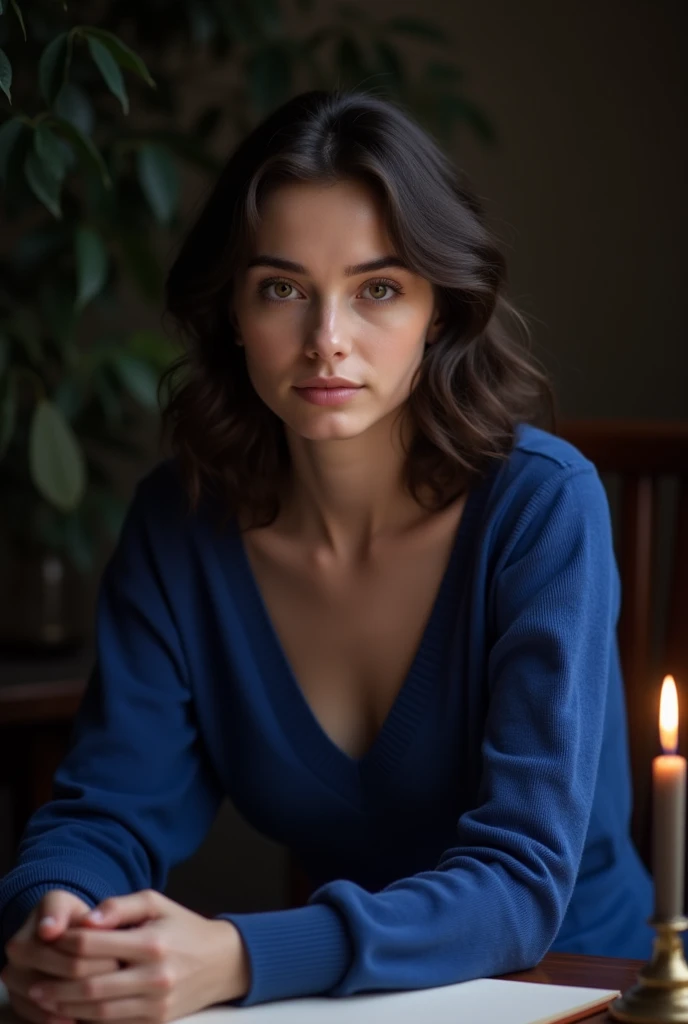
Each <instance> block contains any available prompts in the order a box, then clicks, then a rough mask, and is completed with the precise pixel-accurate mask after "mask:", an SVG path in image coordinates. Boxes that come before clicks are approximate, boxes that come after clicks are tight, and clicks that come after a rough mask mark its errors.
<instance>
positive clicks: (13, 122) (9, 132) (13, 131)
mask: <svg viewBox="0 0 688 1024" xmlns="http://www.w3.org/2000/svg"><path fill="white" fill-rule="evenodd" d="M24 127H25V125H24V123H23V121H21V120H20V119H19V118H18V117H13V118H10V120H9V121H5V122H4V124H3V125H2V126H0V178H2V179H3V180H4V178H5V177H6V176H7V164H8V162H9V159H10V155H11V153H12V150H13V148H14V144H15V142H16V141H17V139H18V138H19V136H20V135H21V133H22V131H23V129H24Z"/></svg>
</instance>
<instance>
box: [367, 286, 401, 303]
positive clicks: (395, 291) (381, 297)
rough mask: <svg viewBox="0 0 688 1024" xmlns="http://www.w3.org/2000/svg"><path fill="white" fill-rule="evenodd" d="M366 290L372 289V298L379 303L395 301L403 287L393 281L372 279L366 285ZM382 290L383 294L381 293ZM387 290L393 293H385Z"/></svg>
mask: <svg viewBox="0 0 688 1024" xmlns="http://www.w3.org/2000/svg"><path fill="white" fill-rule="evenodd" d="M365 291H370V292H371V295H370V298H371V300H372V301H373V302H379V303H383V302H393V301H394V299H396V297H397V295H401V288H400V287H399V286H398V285H395V284H392V282H391V281H370V282H369V283H368V284H367V285H366V286H365V288H364V292H365ZM376 292H377V294H376ZM380 292H382V293H383V294H380ZM385 292H387V293H390V292H391V294H387V295H385V294H384V293H385Z"/></svg>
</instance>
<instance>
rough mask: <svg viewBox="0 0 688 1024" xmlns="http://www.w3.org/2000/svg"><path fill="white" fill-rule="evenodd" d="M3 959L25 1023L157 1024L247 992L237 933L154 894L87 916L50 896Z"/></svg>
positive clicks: (119, 900)
mask: <svg viewBox="0 0 688 1024" xmlns="http://www.w3.org/2000/svg"><path fill="white" fill-rule="evenodd" d="M5 951H6V954H7V960H8V963H7V966H6V967H5V969H4V970H3V972H2V974H1V975H0V977H1V978H2V980H3V981H4V983H5V985H6V986H7V989H8V992H9V995H10V1002H11V1004H12V1007H13V1008H14V1010H15V1012H16V1013H18V1014H19V1016H21V1017H23V1018H24V1019H25V1020H28V1021H30V1022H31V1024H74V1022H75V1021H77V1020H83V1021H99V1020H107V1021H114V1022H117V1021H122V1022H124V1021H126V1024H163V1022H166V1021H171V1020H175V1019H176V1018H178V1017H183V1016H185V1015H187V1014H190V1013H195V1012H196V1011H198V1010H200V1009H202V1008H203V1007H206V1006H211V1005H213V1004H214V1003H222V1002H227V1001H229V1000H231V999H237V998H240V997H241V996H243V995H245V994H246V992H247V991H248V988H249V964H248V957H247V954H246V950H245V948H244V945H243V942H242V939H241V936H240V934H239V931H238V930H237V929H236V928H235V926H234V925H233V924H232V923H231V922H230V921H224V920H222V919H213V920H210V919H208V918H206V917H202V916H201V915H200V914H196V913H194V912H193V911H191V910H188V909H187V908H186V907H182V906H180V905H179V904H178V903H175V902H174V901H173V900H170V899H168V898H167V897H166V896H163V895H162V894H161V893H158V892H155V891H152V890H147V891H144V892H137V893H133V894H132V895H130V896H117V897H113V898H111V899H107V900H104V901H103V902H102V903H100V904H99V905H98V906H97V907H94V908H93V910H90V908H89V907H88V905H87V904H86V903H84V901H83V900H81V899H79V898H78V897H77V896H76V895H74V894H72V893H69V892H65V891H61V890H54V891H51V892H49V893H46V895H45V896H43V898H42V899H41V901H40V903H39V904H38V906H37V907H36V908H35V909H34V910H33V911H32V912H31V914H29V916H28V918H27V920H26V922H25V923H24V925H23V926H22V927H21V928H20V929H19V931H18V932H17V933H16V934H15V935H14V936H13V937H12V938H11V939H10V941H9V942H8V943H7V944H6V946H5Z"/></svg>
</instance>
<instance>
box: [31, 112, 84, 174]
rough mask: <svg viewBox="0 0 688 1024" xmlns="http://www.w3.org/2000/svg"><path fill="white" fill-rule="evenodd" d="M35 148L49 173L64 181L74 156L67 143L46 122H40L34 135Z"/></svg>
mask: <svg viewBox="0 0 688 1024" xmlns="http://www.w3.org/2000/svg"><path fill="white" fill-rule="evenodd" d="M33 148H34V150H35V152H36V155H37V156H38V158H39V159H40V160H41V161H42V162H43V164H44V165H45V166H46V168H47V170H48V173H49V175H50V176H51V177H52V178H55V179H56V180H57V181H62V180H63V179H64V176H65V174H66V173H67V168H68V167H69V165H70V163H71V162H72V161H73V159H74V156H73V153H72V151H71V149H70V148H69V146H67V144H66V143H65V142H64V141H63V140H62V139H60V138H58V136H57V135H55V133H54V132H52V131H51V130H50V128H48V126H47V125H46V124H45V123H44V124H39V126H38V128H36V131H35V132H34V136H33Z"/></svg>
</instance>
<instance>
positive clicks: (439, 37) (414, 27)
mask: <svg viewBox="0 0 688 1024" xmlns="http://www.w3.org/2000/svg"><path fill="white" fill-rule="evenodd" d="M385 28H386V29H388V31H390V32H401V33H403V34H404V35H411V36H418V38H420V39H427V40H428V42H432V43H446V42H447V35H446V33H445V32H443V31H442V29H441V28H440V27H439V26H438V25H435V24H433V22H431V21H426V20H425V19H424V18H390V19H389V21H386V22H385Z"/></svg>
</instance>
